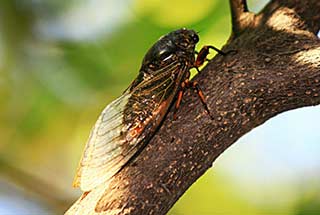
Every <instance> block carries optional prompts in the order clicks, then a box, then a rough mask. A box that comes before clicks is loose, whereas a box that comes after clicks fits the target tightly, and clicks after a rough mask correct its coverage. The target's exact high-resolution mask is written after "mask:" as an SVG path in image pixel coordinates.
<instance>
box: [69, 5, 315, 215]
mask: <svg viewBox="0 0 320 215" xmlns="http://www.w3.org/2000/svg"><path fill="white" fill-rule="evenodd" d="M244 2H245V1H231V7H232V8H242V9H241V10H238V9H232V10H233V12H232V13H233V17H239V15H237V14H239V11H242V12H244V13H246V12H245V11H246V9H245V8H246V7H245V5H244V4H243V3H244ZM291 2H295V3H296V5H294V4H293V3H291ZM302 4H303V5H307V6H306V7H305V8H304V7H300V6H301V5H302ZM237 5H238V6H237ZM241 5H242V6H241ZM240 6H241V7H240ZM310 8H312V12H310V11H308V9H310ZM296 10H297V11H296ZM319 10H320V5H319V3H318V0H309V1H301V2H300V1H298V0H295V1H292V0H288V1H285V0H273V1H271V3H269V4H268V5H267V6H266V7H265V8H264V9H263V11H262V12H261V13H260V14H258V15H257V16H252V20H251V22H250V23H251V24H250V25H246V24H245V25H242V21H243V19H238V18H235V20H236V21H234V22H233V24H235V25H238V24H237V23H238V22H239V26H240V30H239V31H238V30H237V29H238V27H237V28H235V29H236V30H235V29H234V31H236V32H237V34H236V37H233V38H232V39H230V40H229V43H228V44H227V45H226V46H225V47H224V49H225V50H230V49H236V50H237V51H238V52H237V53H236V54H230V55H227V56H221V55H218V56H216V57H215V58H214V59H213V60H212V61H210V62H209V64H208V65H207V66H206V67H205V69H204V70H203V72H201V73H200V74H199V75H198V76H196V77H195V79H196V80H197V81H198V82H199V83H200V84H201V86H202V88H203V90H204V92H205V95H207V98H206V99H207V102H208V106H209V109H210V110H211V113H212V115H213V117H214V120H211V119H210V117H209V116H208V115H207V113H206V111H205V110H204V109H203V107H202V105H201V103H200V101H199V100H198V98H197V96H196V95H194V94H193V93H192V92H188V93H187V96H185V97H184V100H183V102H182V104H181V108H180V109H179V111H178V113H177V116H178V119H177V120H175V121H173V120H172V112H170V113H169V114H168V116H167V118H166V120H165V122H164V123H163V126H162V127H161V128H160V130H159V131H158V132H157V133H156V135H155V136H154V137H153V138H152V140H151V141H150V142H149V143H148V145H147V146H146V148H145V149H144V150H143V151H142V152H141V154H140V155H139V156H137V158H136V159H135V160H134V161H133V162H131V163H130V164H128V165H127V166H126V167H125V168H123V169H122V171H121V172H119V174H117V175H116V176H115V177H114V178H113V179H112V180H111V181H110V182H109V183H108V184H104V185H101V186H100V187H98V188H96V189H94V190H92V191H90V192H88V193H84V194H83V195H82V197H81V198H80V199H79V200H78V201H77V202H76V203H75V204H74V205H73V207H72V208H71V209H70V210H69V214H74V213H76V211H78V212H79V211H80V213H81V214H165V213H166V212H167V211H168V210H169V209H170V208H171V207H172V206H173V204H174V203H175V202H176V201H177V200H178V199H179V197H180V196H181V195H182V194H183V193H184V192H185V191H186V190H187V189H188V188H189V187H190V186H191V185H192V184H193V183H194V182H195V181H196V180H197V179H198V178H199V177H200V176H201V175H202V174H203V173H204V172H205V171H206V170H207V169H208V168H210V167H211V166H212V163H213V162H214V161H215V159H216V158H217V157H218V156H219V155H221V154H222V152H223V151H224V150H225V149H227V148H228V147H229V146H230V145H232V144H233V143H234V142H235V141H236V140H237V139H239V138H240V137H241V136H243V135H244V134H245V133H247V132H249V131H250V130H251V129H253V128H255V127H257V126H258V125H261V124H262V123H264V122H265V121H266V120H268V119H270V118H272V117H273V116H275V115H277V114H279V113H282V112H284V111H287V110H291V109H295V108H299V107H304V106H310V105H317V104H319V103H320V42H319V39H318V38H317V37H316V36H315V34H314V32H315V30H316V29H319V25H320V22H318V23H316V22H315V21H314V20H316V19H317V17H318V14H320V13H316V12H315V11H319ZM237 11H238V12H237ZM244 22H246V21H244ZM241 26H246V27H245V28H242V27H241ZM242 29H245V30H242ZM234 33H235V32H234Z"/></svg>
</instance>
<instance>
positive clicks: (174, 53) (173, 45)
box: [142, 28, 199, 71]
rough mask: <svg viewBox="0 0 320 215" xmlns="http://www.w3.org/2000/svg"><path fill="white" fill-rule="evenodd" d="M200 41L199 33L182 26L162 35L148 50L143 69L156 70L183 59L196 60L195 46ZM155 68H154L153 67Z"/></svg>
mask: <svg viewBox="0 0 320 215" xmlns="http://www.w3.org/2000/svg"><path fill="white" fill-rule="evenodd" d="M198 41H199V37H198V35H197V33H196V32H195V31H193V30H188V29H186V28H182V29H179V30H176V31H172V32H170V33H169V34H167V35H165V36H162V37H161V38H160V39H159V40H158V41H157V42H156V43H155V44H154V45H153V46H152V47H151V48H150V49H149V51H148V52H147V54H146V55H145V57H144V59H143V62H142V70H144V71H146V70H149V69H150V68H151V70H156V69H158V68H161V67H163V66H164V65H166V64H170V63H172V62H173V61H177V60H178V61H179V60H181V59H183V60H187V61H189V62H191V63H192V62H193V61H194V54H195V46H196V44H197V42H198ZM153 68H154V69H153Z"/></svg>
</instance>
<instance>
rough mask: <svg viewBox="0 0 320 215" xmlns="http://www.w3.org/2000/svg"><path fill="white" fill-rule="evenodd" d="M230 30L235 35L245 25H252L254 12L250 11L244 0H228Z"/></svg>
mask: <svg viewBox="0 0 320 215" xmlns="http://www.w3.org/2000/svg"><path fill="white" fill-rule="evenodd" d="M230 10H231V22H232V32H233V35H234V36H235V37H237V36H238V35H239V34H240V33H241V32H242V31H244V30H245V29H246V28H247V27H249V26H250V25H252V21H253V18H254V14H253V13H250V12H249V10H248V6H247V1H246V0H230Z"/></svg>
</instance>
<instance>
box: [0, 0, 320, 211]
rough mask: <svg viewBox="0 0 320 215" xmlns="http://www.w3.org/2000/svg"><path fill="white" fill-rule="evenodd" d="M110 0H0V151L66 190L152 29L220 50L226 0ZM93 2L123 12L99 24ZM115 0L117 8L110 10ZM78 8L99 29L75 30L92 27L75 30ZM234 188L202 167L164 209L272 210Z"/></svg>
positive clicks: (152, 37) (154, 35) (155, 34)
mask: <svg viewBox="0 0 320 215" xmlns="http://www.w3.org/2000/svg"><path fill="white" fill-rule="evenodd" d="M88 2H91V4H93V3H94V4H96V7H97V12H96V13H97V14H95V11H94V10H93V11H92V10H91V11H86V10H85V8H86V4H87V3H88ZM92 2H93V3H92ZM110 2H111V3H110V4H108V3H107V4H106V3H103V1H81V2H78V1H50V0H44V1H27V0H2V1H1V3H0V131H1V132H0V149H1V151H0V156H1V157H3V158H5V159H6V160H7V161H8V162H10V163H12V164H13V165H16V166H17V167H19V168H21V169H23V170H25V171H26V172H28V173H31V174H33V175H35V176H37V177H39V178H41V179H43V180H44V181H47V182H48V183H51V184H52V185H53V186H57V187H60V188H62V189H63V190H65V191H66V193H69V194H70V195H73V196H77V195H78V194H79V193H77V192H75V190H74V189H73V188H71V183H72V179H73V175H74V173H75V170H76V166H77V163H78V160H79V158H80V155H81V153H82V150H83V147H84V144H85V142H86V138H87V136H88V134H89V131H90V128H91V126H92V125H93V124H94V122H95V120H96V118H97V116H98V115H99V113H100V111H101V110H102V109H103V107H104V106H105V105H106V104H107V103H109V102H110V101H111V100H112V99H114V98H116V97H117V96H118V95H120V94H121V93H122V91H123V90H125V89H126V87H127V86H128V85H129V84H130V83H131V81H132V79H133V78H134V77H135V76H136V75H137V73H138V70H139V66H140V63H141V61H142V58H143V56H144V54H145V53H146V51H147V49H148V48H149V47H150V46H151V45H152V44H153V43H154V42H155V41H156V40H157V39H158V38H159V37H160V36H161V35H163V34H166V33H167V32H169V31H172V30H173V29H177V28H181V27H187V28H192V29H195V30H196V31H199V32H200V37H201V41H200V43H199V45H198V49H199V47H201V46H202V45H204V44H214V45H215V46H217V47H221V46H222V45H223V44H224V43H225V42H226V40H227V39H228V36H229V35H230V29H231V26H230V17H229V5H228V1H224V0H203V1H201V2H199V1H195V0H188V1H183V0H173V1H170V0H165V1H162V0H152V1H151V0H132V1H129V0H127V1H126V0H122V1H116V0H110ZM99 4H101V5H102V6H105V5H109V6H110V5H114V8H113V7H105V8H103V9H104V10H105V13H106V14H107V15H108V13H110V14H113V13H112V12H114V13H115V14H117V13H118V15H119V14H120V15H121V14H122V15H121V16H120V15H119V16H118V17H117V18H113V17H111V15H110V17H108V16H106V17H105V18H104V19H105V20H103V17H104V16H102V15H101V14H98V12H99V11H100V10H98V8H99ZM116 4H119V5H120V6H119V5H118V6H119V7H121V8H122V9H123V11H122V12H117V11H113V10H116V9H115V8H118V7H115V5H116ZM252 4H254V3H252ZM79 5H80V6H79ZM78 7H82V8H84V9H83V13H82V16H83V17H84V19H85V20H89V21H90V20H91V19H92V20H93V23H92V25H95V24H96V23H97V20H98V21H99V20H100V19H101V20H100V21H102V22H104V23H105V26H104V27H103V28H102V30H101V29H100V30H99V31H96V32H93V33H92V34H91V36H83V37H82V36H81V32H82V31H80V30H79V29H83V28H84V29H86V28H88V31H89V29H90V28H89V27H92V26H90V24H89V25H88V23H83V25H84V26H82V23H81V22H80V23H79V22H78V21H77V20H75V18H74V16H72V11H75V10H77V8H78ZM70 11H71V12H70ZM70 14H71V15H70ZM73 15H74V14H73ZM101 16H102V18H101ZM70 17H71V18H70ZM113 19H114V20H113ZM89 21H88V22H89ZM61 23H62V24H61ZM89 23H90V22H89ZM63 24H66V25H65V26H64V27H61V25H63ZM59 25H60V27H59ZM86 25H87V26H86ZM57 26H58V27H57ZM66 26H67V27H66ZM68 26H71V27H72V28H71V30H70V28H68ZM70 31H71V32H72V33H73V34H71V33H70ZM77 31H79V33H77ZM68 32H69V34H68ZM61 35H62V36H61ZM74 35H76V36H74ZM2 174H4V175H5V174H6V172H5V171H4V172H2ZM233 186H234V185H232V182H231V180H230V181H228V180H227V179H226V178H225V176H223V174H219V172H215V173H214V174H212V173H211V172H209V173H207V174H206V175H205V176H204V177H202V178H201V179H200V180H199V181H197V182H196V183H195V185H194V186H193V187H192V188H191V189H190V190H188V191H187V193H186V195H184V196H183V197H182V198H181V200H179V202H178V203H177V204H176V205H175V207H174V208H173V209H172V210H171V211H170V214H172V215H174V214H186V215H188V214H213V213H217V214H261V213H265V214H270V213H273V212H277V210H278V209H277V207H275V208H274V209H272V208H273V207H272V205H271V206H265V205H263V206H258V205H256V204H253V203H252V202H248V201H247V200H246V199H243V198H242V197H241V195H240V194H239V189H237V188H236V187H233ZM309 201H310V202H312V200H302V203H301V207H300V206H299V208H298V209H296V210H293V209H292V208H291V206H290V207H287V208H285V209H284V210H282V211H281V214H292V213H293V211H298V213H297V214H301V215H302V214H308V211H317V212H318V213H319V207H318V205H319V204H317V203H318V202H319V201H316V202H317V203H314V204H309V203H306V204H303V203H304V202H309ZM253 202H254V201H253ZM70 204H71V202H70ZM310 205H311V206H310ZM266 208H268V209H266ZM266 211H267V212H266ZM291 212H292V213H291Z"/></svg>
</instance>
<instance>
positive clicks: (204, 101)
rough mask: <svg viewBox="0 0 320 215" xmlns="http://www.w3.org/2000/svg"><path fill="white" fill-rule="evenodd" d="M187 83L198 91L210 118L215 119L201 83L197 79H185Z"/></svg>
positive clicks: (187, 85)
mask: <svg viewBox="0 0 320 215" xmlns="http://www.w3.org/2000/svg"><path fill="white" fill-rule="evenodd" d="M185 83H186V87H188V88H191V89H193V90H195V91H196V93H197V95H198V97H199V99H200V101H201V103H202V105H203V107H204V109H205V110H206V111H207V112H208V114H209V116H210V118H211V119H213V117H212V115H211V113H210V110H209V107H208V105H207V102H206V99H205V97H204V94H203V91H202V90H201V87H200V85H199V83H198V82H197V81H189V80H185Z"/></svg>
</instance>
